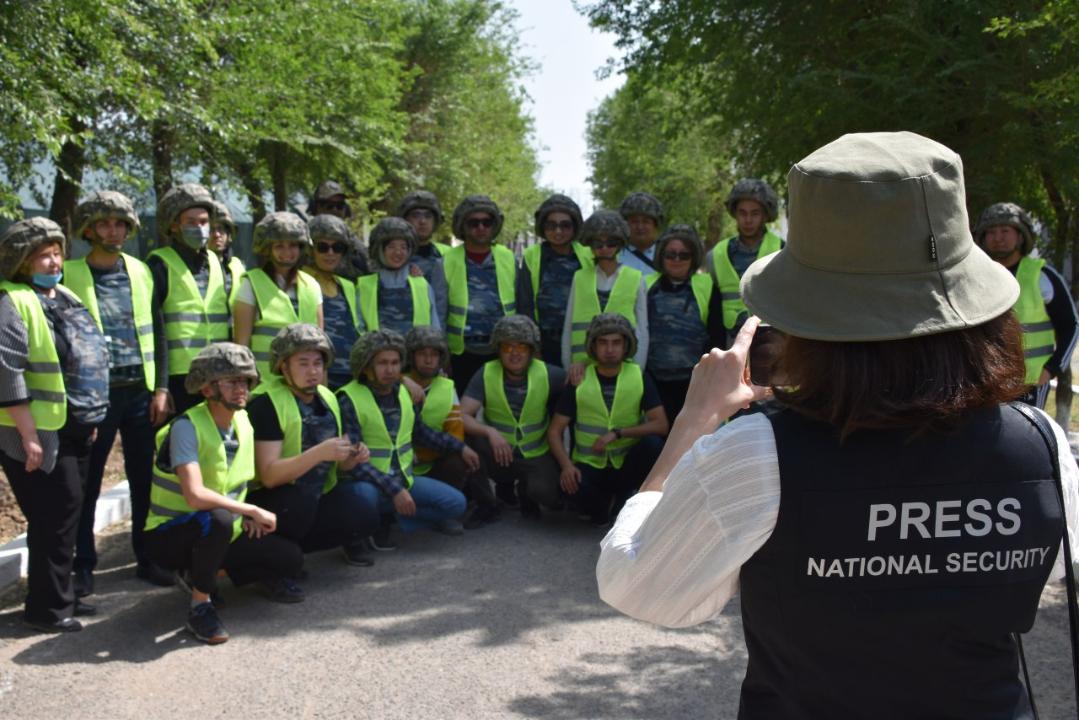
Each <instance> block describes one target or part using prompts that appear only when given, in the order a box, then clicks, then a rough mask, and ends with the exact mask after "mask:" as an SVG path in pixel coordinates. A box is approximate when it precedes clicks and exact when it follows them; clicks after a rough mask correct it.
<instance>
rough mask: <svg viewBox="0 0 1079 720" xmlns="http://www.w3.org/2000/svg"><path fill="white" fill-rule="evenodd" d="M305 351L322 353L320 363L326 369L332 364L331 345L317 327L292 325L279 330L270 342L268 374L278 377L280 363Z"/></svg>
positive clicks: (328, 339) (301, 324)
mask: <svg viewBox="0 0 1079 720" xmlns="http://www.w3.org/2000/svg"><path fill="white" fill-rule="evenodd" d="M305 350H317V351H318V352H320V353H322V362H324V363H325V364H326V366H327V367H328V366H329V365H330V363H332V362H333V344H332V343H330V338H329V337H327V336H326V333H325V332H323V331H322V329H321V328H319V327H318V326H317V325H311V324H310V323H292V324H291V325H286V326H285V327H283V328H281V329H280V330H278V331H277V335H275V336H274V339H273V340H271V341H270V372H272V373H273V374H274V375H280V374H281V363H283V362H284V361H286V360H288V359H289V358H290V357H292V356H293V355H295V354H296V353H298V352H303V351H305Z"/></svg>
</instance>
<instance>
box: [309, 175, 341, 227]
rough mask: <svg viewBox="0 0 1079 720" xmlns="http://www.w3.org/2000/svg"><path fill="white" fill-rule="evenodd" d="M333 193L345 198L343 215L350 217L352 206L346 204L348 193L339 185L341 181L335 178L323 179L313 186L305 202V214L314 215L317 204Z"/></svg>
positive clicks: (330, 196)
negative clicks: (312, 192) (308, 198)
mask: <svg viewBox="0 0 1079 720" xmlns="http://www.w3.org/2000/svg"><path fill="white" fill-rule="evenodd" d="M334 195H343V196H344V197H345V198H346V200H345V217H347V218H348V217H352V206H351V205H349V204H348V200H347V198H348V197H349V194H348V193H346V192H345V188H344V187H342V186H341V183H339V182H337V181H336V180H323V181H322V182H320V183H319V184H318V187H317V188H315V193H314V194H313V195H312V196H311V199H310V200H309V201H308V203H307V214H308V215H311V216H314V215H315V214H316V210H317V206H318V204H319V203H321V202H325V201H327V200H329V199H330V198H332V197H333V196H334Z"/></svg>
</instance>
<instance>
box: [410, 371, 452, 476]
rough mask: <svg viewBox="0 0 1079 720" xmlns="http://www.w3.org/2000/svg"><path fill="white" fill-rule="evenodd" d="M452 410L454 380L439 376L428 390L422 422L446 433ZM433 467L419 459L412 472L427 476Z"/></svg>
mask: <svg viewBox="0 0 1079 720" xmlns="http://www.w3.org/2000/svg"><path fill="white" fill-rule="evenodd" d="M452 410H453V380H450V379H449V378H447V377H442V376H441V375H439V376H438V377H436V378H435V379H434V380H432V381H431V386H430V387H428V388H427V399H426V400H424V401H423V408H422V409H421V410H420V422H422V423H423V424H424V425H426V426H427V427H429V428H431V429H432V430H438V431H439V432H444V431H443V430H442V427H443V425H445V423H446V418H447V417H448V416H449V414H450V412H451V411H452ZM432 467H434V462H424V461H422V460H420V459H419V458H418V457H417V459H416V462H415V464H414V465H413V469H412V471H413V473H414V474H416V475H426V474H427V473H429V472H431V468H432Z"/></svg>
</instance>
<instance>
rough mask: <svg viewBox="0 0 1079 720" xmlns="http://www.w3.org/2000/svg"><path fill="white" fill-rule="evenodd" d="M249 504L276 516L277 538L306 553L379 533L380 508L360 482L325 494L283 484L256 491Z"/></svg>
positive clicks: (341, 484)
mask: <svg viewBox="0 0 1079 720" xmlns="http://www.w3.org/2000/svg"><path fill="white" fill-rule="evenodd" d="M247 501H248V502H249V503H251V504H252V505H258V506H259V507H261V508H265V509H266V510H269V511H270V512H272V513H273V514H275V515H276V516H277V535H279V536H280V537H282V538H287V539H288V540H291V541H292V542H294V543H296V544H297V545H298V546H299V547H300V548H301V549H302V550H303V551H304V552H317V551H319V550H328V549H329V548H332V547H337V546H339V545H347V544H349V543H350V542H353V541H355V540H357V539H360V538H365V537H367V536H368V535H372V534H374V532H375V531H376V530H378V525H379V515H378V508H377V507H375V506H374V505H373V504H371V503H370V502H369V501H368V500H367V498H366V497H365V496H364V495H362V494H361V493H360V492H359V488H358V487H357V486H356V483H350V482H341V481H338V483H337V485H335V486H334V488H333V490H331V491H330V492H328V493H326V494H325V495H323V494H322V488H321V487H314V488H312V487H309V486H305V485H300V484H293V485H280V486H278V487H275V488H270V489H261V490H256V491H255V492H253V493H251V494H250V495H248V496H247Z"/></svg>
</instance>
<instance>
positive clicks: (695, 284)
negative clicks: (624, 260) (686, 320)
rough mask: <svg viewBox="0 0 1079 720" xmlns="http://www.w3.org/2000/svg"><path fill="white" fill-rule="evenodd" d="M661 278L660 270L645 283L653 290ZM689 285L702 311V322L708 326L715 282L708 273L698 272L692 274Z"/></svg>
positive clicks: (698, 307) (645, 280)
mask: <svg viewBox="0 0 1079 720" xmlns="http://www.w3.org/2000/svg"><path fill="white" fill-rule="evenodd" d="M659 278H660V274H659V273H658V272H657V273H653V274H651V275H649V276H648V277H646V278H645V279H644V283H645V285H647V286H648V289H649V290H651V289H652V286H653V285H655V284H656V281H657V280H659ZM689 286H690V288H691V289H692V290H693V297H694V299H696V301H697V309H698V310H699V311H700V313H701V322H702V323H704V326H705V327H708V304H709V301H711V299H712V292H713V291H714V288H715V284H714V283H713V282H712V278H710V277H708V276H707V275H705V274H703V273H696V274H694V275H691V276H690V278H689Z"/></svg>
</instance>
